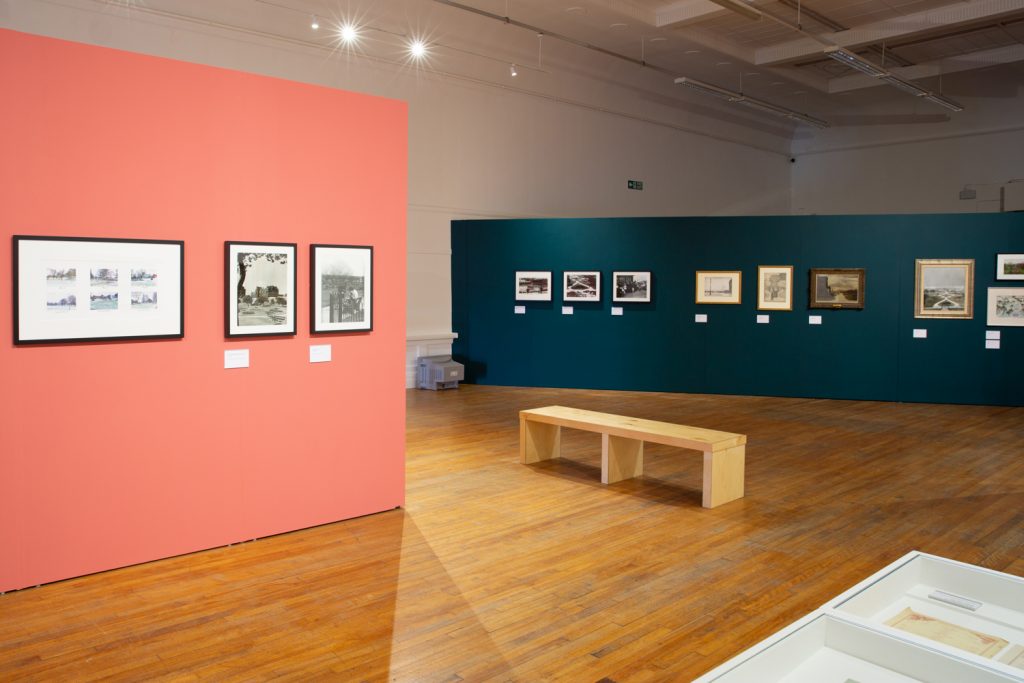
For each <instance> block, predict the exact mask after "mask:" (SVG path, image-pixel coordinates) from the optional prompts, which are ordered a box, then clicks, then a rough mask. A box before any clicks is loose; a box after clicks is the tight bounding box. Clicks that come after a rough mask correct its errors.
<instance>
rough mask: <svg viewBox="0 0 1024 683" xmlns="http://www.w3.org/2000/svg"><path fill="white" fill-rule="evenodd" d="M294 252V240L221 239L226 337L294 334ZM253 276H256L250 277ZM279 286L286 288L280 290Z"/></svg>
mask: <svg viewBox="0 0 1024 683" xmlns="http://www.w3.org/2000/svg"><path fill="white" fill-rule="evenodd" d="M297 255H298V245H297V244H296V243H294V242H239V241H228V242H224V336H225V337H227V338H229V339H234V338H239V337H283V336H291V335H294V334H295V330H296V326H295V321H296V312H297V311H298V291H297V289H296V283H297V280H296V270H297V265H298V264H297V263H296V258H297ZM258 266H262V267H260V268H259V270H258V271H257V272H256V273H254V272H252V270H251V269H252V268H255V267H258ZM254 276H258V277H259V279H258V280H256V281H253V280H249V278H250V277H254ZM247 280H249V281H248V286H246V284H247V282H246V281H247ZM282 286H284V287H286V288H287V289H288V291H286V292H281V288H282ZM282 306H283V308H282ZM278 319H280V320H278Z"/></svg>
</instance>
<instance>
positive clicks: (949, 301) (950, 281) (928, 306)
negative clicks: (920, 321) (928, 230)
mask: <svg viewBox="0 0 1024 683" xmlns="http://www.w3.org/2000/svg"><path fill="white" fill-rule="evenodd" d="M914 263H915V267H914V317H915V318H960V319H970V318H973V317H974V259H924V258H919V259H917V260H916V261H915V262H914Z"/></svg>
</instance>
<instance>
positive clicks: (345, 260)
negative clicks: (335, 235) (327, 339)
mask: <svg viewBox="0 0 1024 683" xmlns="http://www.w3.org/2000/svg"><path fill="white" fill-rule="evenodd" d="M371 330H373V247H372V246H362V245H349V244H311V245H309V331H310V333H311V334H328V333H331V332H369V331H371Z"/></svg>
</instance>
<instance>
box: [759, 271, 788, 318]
mask: <svg viewBox="0 0 1024 683" xmlns="http://www.w3.org/2000/svg"><path fill="white" fill-rule="evenodd" d="M757 310H759V311H792V310H793V266H758V267H757Z"/></svg>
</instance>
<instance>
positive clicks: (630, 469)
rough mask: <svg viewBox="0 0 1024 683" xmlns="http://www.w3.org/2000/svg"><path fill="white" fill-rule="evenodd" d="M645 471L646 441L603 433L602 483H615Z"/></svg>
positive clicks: (637, 475)
mask: <svg viewBox="0 0 1024 683" xmlns="http://www.w3.org/2000/svg"><path fill="white" fill-rule="evenodd" d="M643 473H644V442H643V441H641V440H640V439H626V438H624V437H621V436H611V435H610V434H602V435H601V483H602V484H614V483H615V482H617V481H622V480H623V479H632V478H633V477H639V476H640V475H641V474H643Z"/></svg>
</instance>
